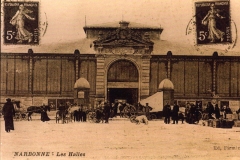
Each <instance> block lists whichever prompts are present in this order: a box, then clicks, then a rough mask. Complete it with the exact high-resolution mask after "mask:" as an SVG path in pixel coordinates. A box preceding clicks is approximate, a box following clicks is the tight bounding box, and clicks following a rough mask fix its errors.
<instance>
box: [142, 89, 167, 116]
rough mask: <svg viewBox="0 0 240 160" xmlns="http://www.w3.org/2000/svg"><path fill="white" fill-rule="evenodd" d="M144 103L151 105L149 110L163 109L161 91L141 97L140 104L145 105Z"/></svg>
mask: <svg viewBox="0 0 240 160" xmlns="http://www.w3.org/2000/svg"><path fill="white" fill-rule="evenodd" d="M146 103H148V106H150V107H152V110H151V111H150V112H159V111H162V110H163V92H157V93H155V94H153V95H151V96H149V97H147V98H146V99H143V100H141V101H140V104H141V105H143V106H146Z"/></svg>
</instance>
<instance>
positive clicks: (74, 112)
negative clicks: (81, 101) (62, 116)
mask: <svg viewBox="0 0 240 160" xmlns="http://www.w3.org/2000/svg"><path fill="white" fill-rule="evenodd" d="M80 109H81V108H80V106H77V105H75V106H70V107H69V108H68V110H67V111H68V113H67V114H68V117H69V121H71V122H72V119H73V120H74V122H75V121H79V120H80V117H79V110H80Z"/></svg>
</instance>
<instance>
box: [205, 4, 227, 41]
mask: <svg viewBox="0 0 240 160" xmlns="http://www.w3.org/2000/svg"><path fill="white" fill-rule="evenodd" d="M210 8H211V9H210V10H209V11H208V13H207V15H206V16H205V17H204V18H203V20H202V24H204V25H208V31H209V33H208V34H209V35H208V39H209V40H210V42H215V41H216V40H220V41H221V42H222V41H223V40H224V38H223V36H224V34H225V33H224V32H222V31H220V30H219V29H218V28H217V26H216V19H217V18H221V19H223V18H225V17H223V16H221V15H219V10H218V9H216V8H215V4H211V5H210Z"/></svg>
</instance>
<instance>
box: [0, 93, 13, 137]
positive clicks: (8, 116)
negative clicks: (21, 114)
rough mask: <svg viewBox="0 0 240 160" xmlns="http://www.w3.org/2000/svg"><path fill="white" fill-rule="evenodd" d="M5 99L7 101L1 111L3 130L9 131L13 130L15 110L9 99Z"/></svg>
mask: <svg viewBox="0 0 240 160" xmlns="http://www.w3.org/2000/svg"><path fill="white" fill-rule="evenodd" d="M6 101H7V102H6V103H5V104H4V106H3V109H2V113H3V115H4V121H5V130H6V132H10V130H14V125H13V116H15V110H14V106H13V103H12V102H11V99H10V98H7V99H6Z"/></svg>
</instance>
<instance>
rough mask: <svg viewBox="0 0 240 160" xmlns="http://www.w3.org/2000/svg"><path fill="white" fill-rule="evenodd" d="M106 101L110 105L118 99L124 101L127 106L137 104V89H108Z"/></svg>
mask: <svg viewBox="0 0 240 160" xmlns="http://www.w3.org/2000/svg"><path fill="white" fill-rule="evenodd" d="M108 99H109V101H110V103H113V102H114V101H115V99H119V100H126V101H127V103H129V104H137V103H138V88H108Z"/></svg>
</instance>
